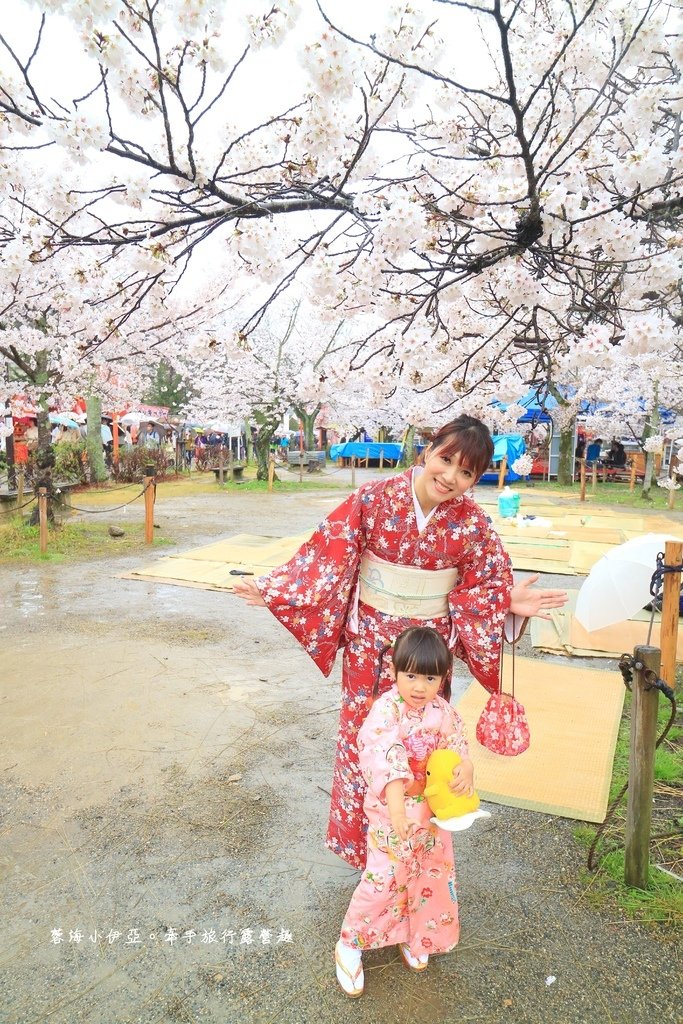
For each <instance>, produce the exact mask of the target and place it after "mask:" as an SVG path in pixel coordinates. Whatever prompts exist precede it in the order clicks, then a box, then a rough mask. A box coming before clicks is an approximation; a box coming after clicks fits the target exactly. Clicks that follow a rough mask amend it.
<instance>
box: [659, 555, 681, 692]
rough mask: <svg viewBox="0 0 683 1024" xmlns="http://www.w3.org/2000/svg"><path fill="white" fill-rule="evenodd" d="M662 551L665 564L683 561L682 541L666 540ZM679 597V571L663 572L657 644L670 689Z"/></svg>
mask: <svg viewBox="0 0 683 1024" xmlns="http://www.w3.org/2000/svg"><path fill="white" fill-rule="evenodd" d="M664 552H665V553H664V564H665V565H680V564H681V562H682V561H683V542H681V541H679V540H668V541H667V542H666V547H665V549H664ZM680 598H681V574H680V572H667V573H665V574H664V590H663V594H662V625H661V632H660V634H659V645H660V647H661V649H662V669H661V672H660V675H661V677H662V679H663V680H664V682H665V683H666V684H667V685H668V686H670V687H671V689H672V690H673V689H675V686H676V647H677V645H678V615H679V603H680Z"/></svg>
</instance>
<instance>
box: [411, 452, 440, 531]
mask: <svg viewBox="0 0 683 1024" xmlns="http://www.w3.org/2000/svg"><path fill="white" fill-rule="evenodd" d="M423 472H424V467H423V466H413V471H412V473H411V474H410V489H411V491H412V492H413V505H414V506H415V521H416V522H417V532H418V533H422V531H423V530H424V528H425V526H426V525H427V523H428V522H429V520H430V519H431V518H432V516H433V515H434V513H435V512H436V510H437V508H438V507H439V506H438V505H435V506H434V508H433V509H431V510H430V511H429V512H428V513H427V515H425V514H424V512H423V511H422V506H421V505H420V502H419V501H418V500H417V494H416V493H415V481H416V480H417V478H418V476H419V475H420V473H423Z"/></svg>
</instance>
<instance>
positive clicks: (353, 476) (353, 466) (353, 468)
mask: <svg viewBox="0 0 683 1024" xmlns="http://www.w3.org/2000/svg"><path fill="white" fill-rule="evenodd" d="M351 486H352V487H353V489H354V491H355V489H356V456H355V455H352V456H351Z"/></svg>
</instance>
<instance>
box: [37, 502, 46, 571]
mask: <svg viewBox="0 0 683 1024" xmlns="http://www.w3.org/2000/svg"><path fill="white" fill-rule="evenodd" d="M38 523H39V528H40V553H41V555H44V554H45V552H46V551H47V487H39V488H38Z"/></svg>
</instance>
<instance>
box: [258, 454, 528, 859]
mask: <svg viewBox="0 0 683 1024" xmlns="http://www.w3.org/2000/svg"><path fill="white" fill-rule="evenodd" d="M411 478H412V470H408V471H407V472H405V473H399V474H398V475H397V476H394V477H390V478H389V479H388V480H377V481H373V482H372V483H369V484H365V485H364V486H363V487H361V488H360V489H359V490H357V491H355V492H354V493H353V494H352V495H350V496H349V497H348V498H347V499H346V501H344V502H343V503H342V504H341V505H339V507H338V508H336V509H335V510H334V511H333V512H331V513H330V515H329V516H328V517H327V518H326V519H325V520H324V521H323V522H322V523H321V524H320V526H319V527H318V529H317V530H316V531H315V533H314V534H313V536H312V537H311V539H310V540H309V541H307V543H305V544H304V545H303V546H302V547H301V548H300V549H299V551H298V552H297V553H296V555H294V557H293V558H291V559H290V561H289V562H286V563H285V565H282V566H279V567H278V568H277V569H273V571H272V572H270V573H268V575H267V576H262V577H261V578H260V579H259V580H258V587H259V590H260V591H261V594H262V595H263V598H264V600H265V602H266V605H267V606H268V608H269V609H270V611H271V612H272V613H273V615H275V616H276V617H277V618H278V619H279V621H280V622H281V623H282V624H283V625H284V626H285V627H286V628H287V629H288V630H289V631H290V633H292V634H293V635H294V637H296V639H297V640H298V641H299V643H300V644H301V646H302V647H303V648H304V650H305V651H307V652H308V654H310V656H311V658H312V659H313V660H314V661H315V663H316V665H317V666H318V667H319V668H320V670H321V671H322V672H323V673H324V675H329V674H330V672H331V671H332V666H333V664H334V660H335V657H336V655H337V651H338V650H339V648H340V647H343V648H344V661H343V668H342V695H341V714H340V721H339V738H338V742H337V756H336V762H335V769H334V778H333V783H332V806H331V809H330V819H329V827H328V833H327V845H328V846H329V848H330V849H331V850H333V851H334V852H335V853H337V854H339V856H340V857H342V858H343V859H344V860H346V861H347V862H348V863H349V864H351V865H352V866H354V867H357V868H362V867H363V866H364V865H365V850H366V831H367V821H366V819H365V814H364V813H363V797H364V794H365V782H364V780H363V776H362V775H361V772H360V770H359V767H358V751H357V747H356V736H357V733H358V729H359V728H360V726H361V725H362V723H363V722H364V721H365V716H366V714H367V711H368V708H369V706H370V701H371V695H372V688H373V684H374V681H375V676H376V673H377V667H378V661H379V652H380V650H381V648H382V647H383V646H384V645H385V644H387V643H391V642H393V641H394V640H395V639H396V637H397V636H398V635H399V633H402V632H403V630H405V629H408V627H409V626H415V625H422V626H432V627H433V628H434V629H436V630H438V632H439V633H441V635H442V636H443V637H444V639H445V640H446V642H447V644H448V646H449V648H450V650H451V651H452V652H453V654H454V655H455V656H456V657H457V658H461V659H462V660H463V661H465V662H466V663H467V665H468V667H469V669H470V671H471V672H472V675H473V676H474V677H475V679H478V680H479V682H480V683H481V684H482V685H483V686H484V687H486V689H488V690H490V691H491V692H492V693H493V692H495V691H496V690H497V689H498V664H499V658H500V644H501V635H502V630H503V623H504V620H505V615H506V613H507V610H508V607H509V604H510V590H511V588H512V570H511V566H510V559H509V558H508V556H507V554H506V553H505V551H504V550H503V547H502V545H501V543H500V539H499V538H498V535H497V534H496V533H495V532H494V530H493V529H492V527H491V521H490V519H489V518H488V516H487V515H486V513H485V512H484V511H483V510H482V509H481V508H480V507H479V505H477V503H476V502H475V501H474V499H473V498H470V497H468V496H467V495H463V496H461V497H457V498H453V499H452V500H451V501H446V502H444V503H443V504H441V505H438V506H437V508H436V509H435V511H434V513H433V515H432V516H431V518H430V519H429V521H428V522H427V524H426V526H425V527H424V529H423V530H422V532H419V530H418V526H417V520H416V516H415V507H414V501H413V491H412V479H411ZM365 551H367V552H369V553H371V554H373V555H376V556H377V557H379V558H381V559H383V560H384V561H387V562H390V563H395V564H397V565H404V566H415V567H417V568H421V569H427V570H435V569H451V568H457V570H458V581H457V582H456V584H455V586H454V587H453V589H452V590H451V591H450V592H449V594H448V614H447V615H444V616H439V617H436V618H432V619H429V620H424V619H421V620H416V619H414V618H407V617H404V616H398V615H390V614H386V613H384V612H381V611H378V610H377V609H376V608H373V607H370V606H369V605H367V604H364V603H363V602H362V601H359V594H358V582H359V569H360V563H361V557H362V555H363V553H364V552H365ZM386 668H387V666H386V665H385V666H384V672H383V676H382V680H381V683H380V692H383V691H384V690H386V689H388V688H389V686H390V685H391V679H390V677H389V675H388V672H387V671H386Z"/></svg>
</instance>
